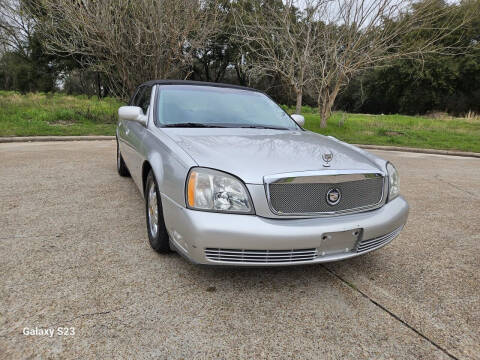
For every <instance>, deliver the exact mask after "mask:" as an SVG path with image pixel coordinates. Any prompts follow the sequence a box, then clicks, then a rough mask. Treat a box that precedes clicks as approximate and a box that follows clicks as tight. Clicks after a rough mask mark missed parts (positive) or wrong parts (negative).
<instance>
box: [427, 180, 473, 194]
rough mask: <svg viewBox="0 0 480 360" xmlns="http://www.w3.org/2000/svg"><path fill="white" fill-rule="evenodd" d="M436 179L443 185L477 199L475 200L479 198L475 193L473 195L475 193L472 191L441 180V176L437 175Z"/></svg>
mask: <svg viewBox="0 0 480 360" xmlns="http://www.w3.org/2000/svg"><path fill="white" fill-rule="evenodd" d="M434 178H435V179H437V180H438V181H440V182H441V183H444V184H447V185H450V186H451V187H453V188H455V189H457V190H459V191H462V192H464V193H465V194H468V195H471V196H473V197H475V198H476V197H477V194H475V193H473V192H471V191H468V190H465V189H462V188H461V187H460V186H458V185H455V184H452V183H451V182H449V181H447V180H443V179H442V178H440V176H439V175H435V176H434Z"/></svg>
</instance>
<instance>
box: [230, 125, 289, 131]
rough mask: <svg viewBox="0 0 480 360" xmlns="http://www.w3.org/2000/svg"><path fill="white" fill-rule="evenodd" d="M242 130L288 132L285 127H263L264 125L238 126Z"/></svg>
mask: <svg viewBox="0 0 480 360" xmlns="http://www.w3.org/2000/svg"><path fill="white" fill-rule="evenodd" d="M239 127H240V128H242V129H273V130H290V129H289V128H286V127H279V126H265V125H246V126H239Z"/></svg>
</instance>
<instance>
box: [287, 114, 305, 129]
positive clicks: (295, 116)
mask: <svg viewBox="0 0 480 360" xmlns="http://www.w3.org/2000/svg"><path fill="white" fill-rule="evenodd" d="M290 116H291V117H292V119H293V120H295V122H296V123H297V124H298V125H300V126H301V127H303V125H305V118H304V117H303V116H302V115H300V114H293V115H290Z"/></svg>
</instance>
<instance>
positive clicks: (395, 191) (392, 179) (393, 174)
mask: <svg viewBox="0 0 480 360" xmlns="http://www.w3.org/2000/svg"><path fill="white" fill-rule="evenodd" d="M387 173H388V201H390V200H393V199H395V198H396V197H397V196H398V195H399V194H400V176H399V175H398V171H397V169H395V166H393V164H392V163H387Z"/></svg>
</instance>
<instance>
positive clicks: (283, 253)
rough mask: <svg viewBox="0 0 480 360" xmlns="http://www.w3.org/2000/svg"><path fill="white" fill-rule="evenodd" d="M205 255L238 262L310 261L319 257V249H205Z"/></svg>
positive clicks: (218, 259) (214, 259) (215, 259)
mask: <svg viewBox="0 0 480 360" xmlns="http://www.w3.org/2000/svg"><path fill="white" fill-rule="evenodd" d="M205 256H206V257H207V259H209V260H213V261H222V262H225V261H228V262H237V263H280V262H289V263H291V262H299V261H310V260H314V259H316V258H317V256H318V254H317V249H292V250H242V249H219V248H207V249H205Z"/></svg>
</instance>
